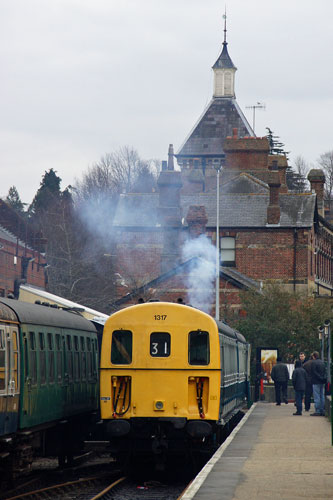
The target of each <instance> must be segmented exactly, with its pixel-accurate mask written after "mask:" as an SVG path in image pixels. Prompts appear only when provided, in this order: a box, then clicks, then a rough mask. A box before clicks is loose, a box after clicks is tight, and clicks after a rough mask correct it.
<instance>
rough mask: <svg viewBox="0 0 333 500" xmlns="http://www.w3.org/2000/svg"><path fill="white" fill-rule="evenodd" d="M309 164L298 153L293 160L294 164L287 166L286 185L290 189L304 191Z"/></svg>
mask: <svg viewBox="0 0 333 500" xmlns="http://www.w3.org/2000/svg"><path fill="white" fill-rule="evenodd" d="M309 170H310V165H309V164H308V163H307V162H306V161H305V159H304V158H303V157H302V156H301V155H299V156H296V158H295V160H294V166H293V167H288V168H287V172H286V180H287V186H288V189H289V190H290V191H294V192H296V193H304V192H305V191H306V190H307V188H308V183H307V180H306V176H307V173H308V171H309Z"/></svg>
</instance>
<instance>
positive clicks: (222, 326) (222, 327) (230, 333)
mask: <svg viewBox="0 0 333 500" xmlns="http://www.w3.org/2000/svg"><path fill="white" fill-rule="evenodd" d="M217 326H218V328H219V332H221V333H223V334H224V335H226V336H227V337H231V338H233V339H236V340H238V341H239V342H242V343H243V344H247V342H246V340H245V337H243V335H242V334H241V333H239V332H238V331H237V330H234V329H233V328H231V327H230V326H229V325H227V324H226V323H224V322H223V321H217Z"/></svg>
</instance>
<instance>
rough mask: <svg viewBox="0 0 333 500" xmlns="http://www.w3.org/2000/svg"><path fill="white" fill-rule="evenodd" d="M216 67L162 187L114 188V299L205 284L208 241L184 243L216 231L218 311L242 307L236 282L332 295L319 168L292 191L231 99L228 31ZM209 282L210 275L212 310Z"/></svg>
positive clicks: (280, 160) (330, 236)
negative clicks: (200, 247)
mask: <svg viewBox="0 0 333 500" xmlns="http://www.w3.org/2000/svg"><path fill="white" fill-rule="evenodd" d="M213 71H214V92H213V97H212V100H211V102H210V104H209V105H208V107H207V109H206V110H205V111H204V113H203V115H202V117H201V118H200V120H199V121H198V123H197V124H196V125H195V127H194V128H193V130H192V132H191V133H190V134H189V136H188V138H187V139H186V140H185V142H184V144H183V145H182V146H181V148H180V149H179V151H178V153H177V154H176V155H174V153H173V147H172V145H170V147H169V155H168V162H163V168H162V171H161V173H160V177H159V180H158V192H156V193H127V194H123V195H122V196H121V197H120V200H119V204H118V207H117V211H116V215H115V218H114V221H113V227H114V234H115V247H114V249H113V251H112V254H113V255H115V265H116V268H117V271H118V278H119V279H118V289H117V296H118V300H117V301H116V302H115V303H114V304H113V306H114V307H115V308H118V307H122V306H123V305H126V304H129V303H133V302H136V301H137V300H138V297H141V296H142V297H143V298H145V299H148V298H150V299H154V298H158V299H166V300H172V301H176V300H177V299H183V300H184V301H186V302H188V297H189V295H190V291H191V289H192V290H193V289H194V288H197V289H200V288H202V289H203V291H205V290H206V289H207V287H208V286H209V285H207V284H206V283H205V280H204V279H203V276H202V275H200V273H199V271H198V266H199V265H200V261H202V260H205V253H204V252H207V254H208V253H210V250H209V248H208V247H207V249H206V250H204V251H201V252H199V253H198V255H196V254H195V253H193V254H192V255H190V256H189V255H188V254H186V253H184V248H185V247H186V246H187V245H188V242H189V241H190V242H191V241H194V240H196V239H197V240H198V237H199V236H200V235H203V234H204V235H206V237H207V238H206V240H207V241H208V242H210V244H211V246H212V248H213V247H215V245H216V237H217V234H218V237H219V248H220V261H219V276H220V307H221V314H222V316H223V315H224V314H225V311H226V310H228V311H229V313H230V311H234V312H235V313H237V312H239V307H240V306H239V303H240V301H239V290H240V289H244V288H245V289H248V288H254V289H257V290H258V291H259V290H260V289H261V287H262V285H263V284H265V283H267V282H272V281H275V282H278V283H281V284H283V285H284V286H285V287H287V288H288V289H290V290H293V291H304V292H306V293H308V294H311V293H315V294H317V295H329V296H332V295H333V270H332V260H333V255H332V247H333V227H332V226H331V224H330V223H329V222H328V221H327V220H326V219H325V213H324V200H323V188H324V182H325V177H324V175H323V173H322V171H321V170H312V171H311V172H310V173H309V177H308V179H309V182H310V185H311V191H310V192H306V193H294V192H289V191H288V187H287V183H286V169H287V166H288V164H287V159H286V157H285V156H278V155H270V154H269V152H270V148H269V143H268V139H267V138H258V137H255V135H254V132H253V131H252V130H251V127H250V126H249V124H248V123H247V121H246V119H245V118H244V116H243V114H242V112H241V110H240V108H239V106H238V105H237V102H236V97H235V90H234V84H235V71H236V68H235V66H234V65H233V63H232V61H231V59H230V57H229V54H228V50H227V42H226V37H225V38H224V43H223V49H222V52H221V55H220V57H219V58H218V60H217V61H216V63H215V64H214V66H213ZM174 156H175V157H176V159H177V162H178V165H179V167H180V170H179V169H178V170H177V169H176V168H175V166H174ZM217 171H218V172H219V174H217ZM217 175H218V179H219V189H218V190H217ZM217 192H218V193H219V196H218V197H217ZM217 207H218V210H217ZM217 220H218V221H219V224H218V226H219V231H218V233H217ZM199 240H200V241H201V239H200V238H199ZM193 272H194V276H196V279H194V282H193V281H192V282H189V275H190V274H191V273H193ZM214 286H215V281H214V279H212V280H211V284H210V288H211V291H213V294H212V295H211V296H210V303H209V307H208V311H209V312H210V313H213V312H214V300H215V299H214V297H215V295H214V293H215V292H214ZM204 289H205V290H204Z"/></svg>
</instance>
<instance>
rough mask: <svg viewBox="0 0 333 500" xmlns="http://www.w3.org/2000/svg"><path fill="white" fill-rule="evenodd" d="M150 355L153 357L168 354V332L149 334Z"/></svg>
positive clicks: (163, 356) (165, 356)
mask: <svg viewBox="0 0 333 500" xmlns="http://www.w3.org/2000/svg"><path fill="white" fill-rule="evenodd" d="M150 355H151V356H153V357H154V358H167V357H168V356H170V333H167V332H153V333H152V334H151V335H150Z"/></svg>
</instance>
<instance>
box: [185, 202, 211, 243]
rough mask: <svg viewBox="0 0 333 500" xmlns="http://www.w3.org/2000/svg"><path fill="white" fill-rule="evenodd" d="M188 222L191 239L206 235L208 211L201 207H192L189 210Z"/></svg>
mask: <svg viewBox="0 0 333 500" xmlns="http://www.w3.org/2000/svg"><path fill="white" fill-rule="evenodd" d="M186 222H187V224H188V229H189V236H190V238H197V237H198V236H200V234H205V233H206V224H207V222H208V217H207V215H206V209H205V207H204V206H201V205H191V206H190V207H189V209H188V212H187V216H186Z"/></svg>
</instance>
